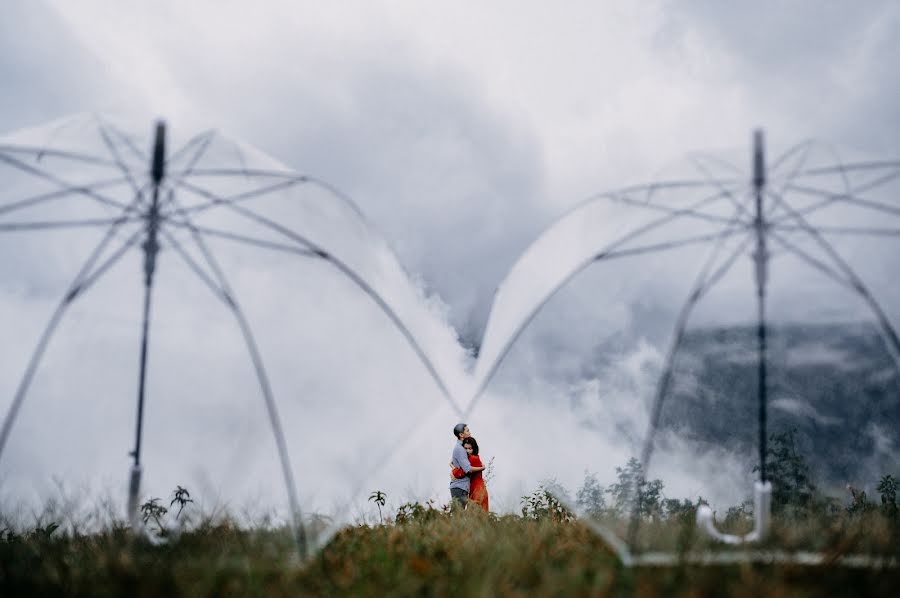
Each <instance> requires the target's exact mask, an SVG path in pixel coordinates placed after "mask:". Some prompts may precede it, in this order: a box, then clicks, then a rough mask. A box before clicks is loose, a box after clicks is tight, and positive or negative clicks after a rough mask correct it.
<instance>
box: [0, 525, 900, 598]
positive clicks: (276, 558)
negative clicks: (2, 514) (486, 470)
mask: <svg viewBox="0 0 900 598" xmlns="http://www.w3.org/2000/svg"><path fill="white" fill-rule="evenodd" d="M186 513H187V511H186ZM44 523H45V524H46V522H44ZM620 523H624V522H620ZM820 523H821V522H816V521H814V520H811V519H810V520H807V521H806V522H805V523H802V522H801V523H798V522H787V521H784V522H781V523H778V524H777V525H776V526H775V534H776V538H775V539H774V540H773V542H777V543H781V544H784V543H786V544H788V545H790V544H791V542H793V543H794V545H793V546H794V547H803V548H812V547H815V546H817V547H818V549H821V550H824V551H827V552H829V553H830V554H834V555H839V554H846V553H848V552H859V551H863V550H869V551H875V552H878V553H881V554H897V551H898V542H897V540H898V538H900V535H898V534H897V529H896V527H891V526H890V525H888V521H887V520H886V519H885V518H884V517H883V516H882V515H880V514H879V513H875V512H872V513H865V514H863V515H861V516H850V515H840V516H839V517H838V519H836V520H834V521H833V522H832V525H831V526H830V527H825V528H822V527H821V526H820V525H819V524H820ZM891 525H893V524H891ZM693 528H694V526H693V523H692V522H689V521H686V520H685V521H675V520H672V521H667V522H657V523H651V524H650V525H648V526H645V532H646V533H647V534H648V537H647V538H645V540H646V541H648V542H649V543H650V544H651V545H652V546H653V547H656V548H663V547H665V546H668V545H672V546H675V547H676V548H679V547H680V549H681V550H688V549H695V548H697V547H698V546H700V545H701V543H702V542H705V540H702V539H701V538H700V537H699V536H696V535H693V536H692V537H693V540H691V541H690V542H686V541H685V540H684V538H685V536H686V535H692V534H695V532H693V531H691V530H692V529H693ZM823 530H824V531H823ZM781 544H779V545H781ZM897 588H900V571H898V569H885V570H881V571H877V570H876V571H873V570H861V569H849V568H845V567H841V566H837V565H829V566H819V567H809V566H796V565H752V564H746V565H730V566H710V567H700V566H690V565H684V564H682V565H676V566H671V567H645V568H634V569H629V568H626V567H623V566H622V564H621V563H620V562H619V561H618V559H617V558H616V557H615V556H614V555H613V554H612V553H611V552H610V551H609V549H608V548H607V547H606V546H605V545H604V544H603V542H602V541H601V540H600V539H599V538H598V537H597V536H596V535H595V534H594V533H593V532H591V531H590V530H589V529H588V527H587V526H585V525H584V524H583V523H582V522H580V521H578V520H575V521H569V522H567V521H560V520H559V519H555V518H552V517H538V518H526V517H520V516H515V515H506V516H501V517H498V516H495V515H486V514H484V513H482V512H480V511H476V510H470V511H458V512H445V511H443V510H441V509H429V508H423V509H421V510H418V511H416V514H415V516H407V517H404V518H403V519H402V521H401V522H399V523H398V522H396V521H395V522H390V523H388V524H385V525H375V526H370V525H356V526H351V527H347V528H345V529H343V530H342V531H340V532H339V533H338V534H337V535H336V536H335V537H334V538H332V540H331V541H330V542H329V543H328V544H327V545H326V546H325V547H324V548H323V549H322V550H321V551H320V552H319V553H318V554H317V555H316V556H314V557H313V558H311V559H310V560H309V561H308V562H305V563H300V562H298V561H297V559H296V553H295V548H294V544H293V540H292V536H291V534H290V532H289V531H288V530H287V529H286V528H283V527H271V526H261V527H246V526H243V525H240V524H238V523H236V521H235V520H234V519H232V518H230V517H228V516H227V514H219V515H218V516H216V517H197V518H196V519H195V523H193V524H192V525H191V527H190V528H189V529H188V530H187V531H185V532H184V533H182V535H181V536H180V538H179V539H178V540H177V541H175V542H172V543H171V544H169V545H163V546H154V545H152V544H150V543H149V542H147V541H145V540H142V539H140V538H138V537H135V536H134V535H133V534H132V533H131V532H130V531H128V530H127V529H125V527H124V526H123V525H122V524H121V522H117V523H114V524H112V525H109V526H107V527H106V528H105V529H103V530H101V531H97V532H94V533H83V532H79V531H77V530H74V529H72V528H71V527H69V526H65V527H64V528H61V529H58V530H53V531H51V532H49V533H48V532H47V528H46V525H45V527H43V528H41V529H40V530H37V529H31V530H29V531H27V532H23V533H10V532H8V531H7V532H4V533H3V534H2V535H0V596H16V595H24V596H53V595H84V596H109V595H129V596H161V595H164V596H179V595H192V596H193V595H240V596H256V595H258V596H262V595H266V596H271V595H275V596H281V595H292V596H295V595H360V596H383V595H385V594H394V595H435V596H446V595H451V594H461V593H463V594H467V595H471V596H493V595H640V596H657V595H660V596H662V595H666V596H667V595H692V596H693V595H745V596H763V595H766V596H768V595H801V596H803V595H807V596H820V595H854V596H856V595H864V594H866V595H884V596H894V595H896V593H897Z"/></svg>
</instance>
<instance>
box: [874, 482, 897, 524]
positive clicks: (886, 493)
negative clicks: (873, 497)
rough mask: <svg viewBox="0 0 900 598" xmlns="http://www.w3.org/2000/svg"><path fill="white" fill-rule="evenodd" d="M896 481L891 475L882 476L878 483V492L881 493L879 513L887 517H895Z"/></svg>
mask: <svg viewBox="0 0 900 598" xmlns="http://www.w3.org/2000/svg"><path fill="white" fill-rule="evenodd" d="M897 486H898V484H897V480H896V479H895V478H894V476H892V475H886V476H882V478H881V480H880V481H879V482H878V488H877V490H878V492H880V493H881V511H882V512H883V513H884V514H885V516H887V517H891V518H896V517H897Z"/></svg>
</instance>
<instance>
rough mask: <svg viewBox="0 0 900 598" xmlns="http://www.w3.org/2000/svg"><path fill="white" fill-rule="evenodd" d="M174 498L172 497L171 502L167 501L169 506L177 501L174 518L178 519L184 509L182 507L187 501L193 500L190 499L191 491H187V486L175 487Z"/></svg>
mask: <svg viewBox="0 0 900 598" xmlns="http://www.w3.org/2000/svg"><path fill="white" fill-rule="evenodd" d="M173 494H174V498H172V502H170V503H169V508H171V507H172V505H174V504H175V503H178V513H177V514H176V515H175V519H178V518H179V517H180V516H181V512H182V511H183V510H184V507H185V506H186V505H187V504H188V503H189V502H194V501H193V499H191V493H190V492H188V491H187V488H182V487H181V486H176V487H175V492H174V493H173Z"/></svg>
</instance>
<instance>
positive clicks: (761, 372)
mask: <svg viewBox="0 0 900 598" xmlns="http://www.w3.org/2000/svg"><path fill="white" fill-rule="evenodd" d="M765 187H766V159H765V146H764V137H763V131H762V130H761V129H757V130H756V131H754V133H753V190H754V194H755V196H756V219H755V221H754V228H755V229H756V251H755V252H754V253H753V260H754V262H755V265H756V305H757V322H756V337H757V399H758V402H759V481H758V482H756V484H754V503H755V515H756V526H755V530H754V535H755V536H756V537H755V538H754V539H755V540H757V541H758V540H762V539H763V538H764V537H765V535H766V532H767V531H768V527H769V515H770V512H771V502H772V500H771V499H772V485H771V484H770V483H769V481H768V477H767V475H766V453H767V430H766V424H767V413H766V401H767V394H766V393H767V382H766V374H767V372H766V283H767V282H768V275H769V272H768V266H769V253H768V250H767V249H766V234H767V233H768V225H767V224H766V222H765V219H764V218H765V212H764V211H763V197H764V195H765Z"/></svg>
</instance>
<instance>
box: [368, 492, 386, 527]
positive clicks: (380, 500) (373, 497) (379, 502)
mask: <svg viewBox="0 0 900 598" xmlns="http://www.w3.org/2000/svg"><path fill="white" fill-rule="evenodd" d="M386 499H387V494H385V493H384V492H382V491H381V490H376V491H375V492H373V493H372V494H370V495H369V500H370V501H371V502H374V503H375V506H377V507H378V520H379V521H380V522H381V524H382V525H384V516H383V515H382V514H381V507H383V506H384V504H385V502H386Z"/></svg>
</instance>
